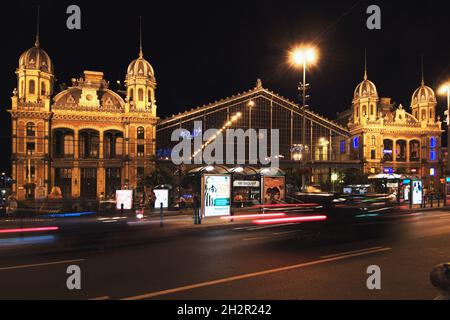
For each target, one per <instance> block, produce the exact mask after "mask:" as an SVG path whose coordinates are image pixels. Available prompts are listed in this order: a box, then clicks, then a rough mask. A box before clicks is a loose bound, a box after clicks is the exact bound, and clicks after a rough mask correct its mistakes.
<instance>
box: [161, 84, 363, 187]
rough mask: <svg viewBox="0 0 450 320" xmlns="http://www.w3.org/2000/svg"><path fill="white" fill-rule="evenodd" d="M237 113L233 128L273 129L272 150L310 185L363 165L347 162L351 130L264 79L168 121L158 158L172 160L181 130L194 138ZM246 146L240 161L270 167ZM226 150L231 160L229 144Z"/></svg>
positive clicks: (261, 131) (269, 152) (163, 127)
mask: <svg viewBox="0 0 450 320" xmlns="http://www.w3.org/2000/svg"><path fill="white" fill-rule="evenodd" d="M237 114H239V115H240V117H239V119H238V120H236V121H235V122H233V123H232V126H230V129H235V130H236V129H242V130H243V131H244V132H245V131H247V130H249V129H254V130H255V131H256V132H257V134H258V137H259V138H263V135H264V134H265V133H264V132H267V133H266V134H267V138H268V146H267V148H268V150H267V153H266V154H267V155H268V156H269V157H278V159H279V161H280V167H281V168H282V169H284V170H289V169H293V168H295V169H296V170H301V171H302V172H303V173H304V174H305V175H307V176H308V181H309V182H310V183H325V182H326V181H327V180H329V179H330V177H331V173H332V172H333V171H339V170H341V169H342V168H343V167H349V166H355V165H356V167H359V163H358V162H357V161H356V162H352V161H347V155H346V144H347V140H348V137H349V132H348V130H347V129H345V128H343V127H341V126H340V125H338V124H337V123H335V122H333V121H330V120H328V119H326V118H324V117H322V116H320V115H318V114H316V113H314V112H312V111H310V110H305V111H304V110H302V108H301V107H300V106H299V105H297V104H296V103H294V102H292V101H289V100H287V99H285V98H283V97H281V96H279V95H277V94H275V93H273V92H271V91H269V90H267V89H265V88H263V87H262V84H261V82H260V81H258V83H257V86H256V87H255V88H254V89H253V90H250V91H247V92H244V93H241V94H238V95H236V96H233V97H230V98H226V99H223V100H221V101H218V102H215V103H213V104H210V105H207V106H204V107H200V108H198V109H194V110H191V111H188V112H185V113H183V114H179V115H175V116H173V117H170V118H167V119H165V120H162V121H161V122H160V123H159V124H158V126H157V151H156V156H157V159H158V160H159V161H162V162H164V161H166V162H168V163H170V162H171V161H170V159H171V152H172V149H173V148H174V146H175V145H176V144H178V143H179V141H171V140H172V135H173V133H174V131H175V130H177V129H184V130H186V132H189V133H188V134H184V135H185V136H186V135H187V136H188V137H187V138H190V139H192V140H194V138H195V137H196V136H198V135H202V134H203V133H204V132H206V131H207V130H209V129H220V128H222V127H224V126H225V125H226V124H227V123H228V122H229V121H230V120H232V118H233V116H235V115H237ZM198 124H201V127H199V126H198ZM196 125H197V126H196ZM303 125H304V127H303ZM264 130H267V131H264ZM272 130H279V152H278V153H279V154H275V153H274V152H272V149H271V146H272V144H273V143H274V141H270V137H271V132H272ZM174 138H179V139H181V137H174ZM192 143H193V142H192ZM224 143H225V144H227V143H228V144H233V145H234V147H236V141H228V140H226V139H224ZM245 144H246V148H245V150H246V157H245V161H240V163H235V164H236V165H243V164H244V165H245V164H246V165H256V166H264V164H263V163H261V161H260V160H261V159H259V160H258V161H257V163H256V164H255V162H254V160H255V159H253V158H250V153H249V150H250V146H249V139H246V140H245ZM343 145H344V147H343ZM223 150H224V158H226V155H227V154H226V152H227V150H226V147H225V146H224V149H223ZM274 151H275V149H274ZM236 153H237V152H234V155H236ZM236 160H241V159H236ZM203 164H204V163H203ZM188 166H189V165H188Z"/></svg>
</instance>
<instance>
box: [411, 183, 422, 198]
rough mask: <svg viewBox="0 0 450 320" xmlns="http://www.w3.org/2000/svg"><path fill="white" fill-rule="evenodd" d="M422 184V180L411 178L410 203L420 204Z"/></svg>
mask: <svg viewBox="0 0 450 320" xmlns="http://www.w3.org/2000/svg"><path fill="white" fill-rule="evenodd" d="M422 196H423V186H422V181H420V180H413V182H412V203H413V204H422V200H423V199H422Z"/></svg>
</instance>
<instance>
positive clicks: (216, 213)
mask: <svg viewBox="0 0 450 320" xmlns="http://www.w3.org/2000/svg"><path fill="white" fill-rule="evenodd" d="M202 184H203V186H202V189H203V192H202V196H203V199H202V207H203V215H204V216H205V217H220V216H229V215H230V214H231V177H230V176H229V175H204V176H203V179H202Z"/></svg>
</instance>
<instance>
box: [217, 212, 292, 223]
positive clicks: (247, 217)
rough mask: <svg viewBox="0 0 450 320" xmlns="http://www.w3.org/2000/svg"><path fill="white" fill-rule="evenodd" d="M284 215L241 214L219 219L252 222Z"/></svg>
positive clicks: (283, 215) (283, 214)
mask: <svg viewBox="0 0 450 320" xmlns="http://www.w3.org/2000/svg"><path fill="white" fill-rule="evenodd" d="M285 216H286V214H285V213H269V214H243V215H238V216H227V217H221V218H220V219H222V220H228V221H229V220H252V219H258V218H265V219H270V218H281V217H285Z"/></svg>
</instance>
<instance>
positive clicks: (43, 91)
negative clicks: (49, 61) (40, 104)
mask: <svg viewBox="0 0 450 320" xmlns="http://www.w3.org/2000/svg"><path fill="white" fill-rule="evenodd" d="M46 93H47V90H46V87H45V83H44V82H41V96H45V95H46Z"/></svg>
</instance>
